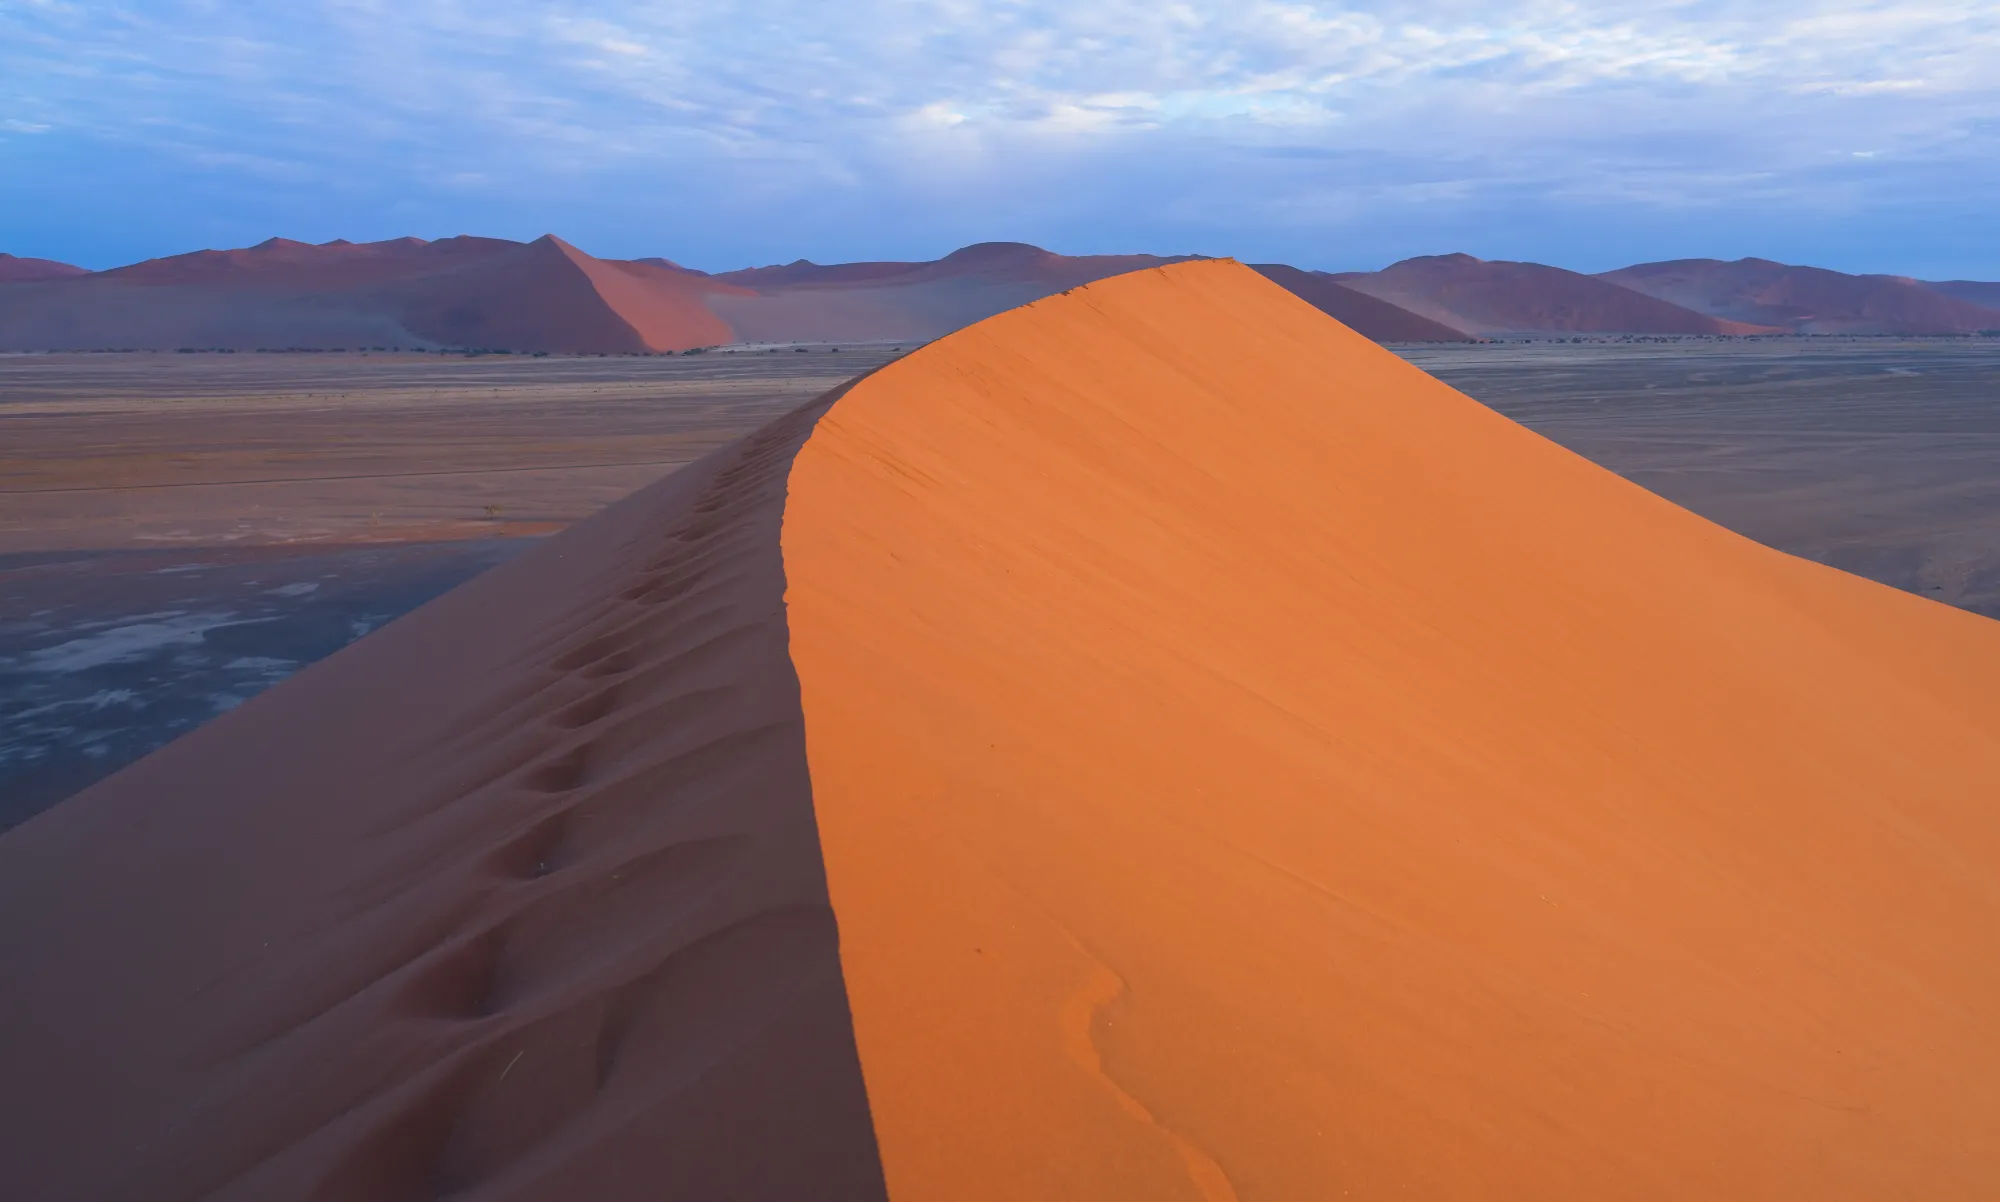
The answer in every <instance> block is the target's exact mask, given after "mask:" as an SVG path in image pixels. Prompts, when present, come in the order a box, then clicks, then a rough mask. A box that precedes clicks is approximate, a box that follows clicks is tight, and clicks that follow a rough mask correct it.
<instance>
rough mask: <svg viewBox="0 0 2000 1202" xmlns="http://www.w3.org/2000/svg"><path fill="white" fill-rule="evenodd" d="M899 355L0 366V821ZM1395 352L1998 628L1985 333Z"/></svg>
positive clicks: (351, 358) (1996, 457)
mask: <svg viewBox="0 0 2000 1202" xmlns="http://www.w3.org/2000/svg"><path fill="white" fill-rule="evenodd" d="M908 349H910V348H909V347H904V346H889V345H881V346H861V347H854V346H849V347H839V348H836V347H833V346H831V345H826V344H821V345H814V346H810V347H805V348H799V347H793V346H785V347H782V348H773V347H741V348H730V349H725V350H719V351H714V352H709V353H706V354H702V355H692V356H630V355H628V356H607V357H600V356H582V357H579V356H550V357H544V358H535V357H530V356H526V355H479V356H463V355H430V354H373V353H361V352H350V353H346V354H251V353H244V354H190V355H183V354H162V353H139V354H42V355H9V356H0V434H3V435H4V437H0V719H4V725H5V728H6V730H7V734H6V736H5V737H4V740H0V798H4V799H5V800H4V802H0V826H11V825H13V824H14V823H17V822H19V821H21V820H22V819H23V818H25V817H27V816H28V815H30V814H32V813H34V812H36V811H38V810H40V809H42V808H44V807H46V806H48V805H50V804H53V803H54V802H55V801H57V800H59V799H60V798H61V797H63V796H66V795H68V794H69V793H72V792H74V791H75V790H77V789H78V788H81V787H82V786H84V785H85V784H88V783H90V782H91V781H93V780H96V779H98V778H100V777H102V776H103V775H105V774H107V773H109V772H111V771H113V770H115V769H116V768H118V767H121V766H123V765H124V764H126V763H129V762H131V761H132V760H134V759H136V758H137V757H139V756H140V755H143V754H145V753H146V752H147V751H150V750H152V749H154V748H155V747H158V746H160V745H161V744H162V743H164V742H166V741H167V740H168V739H170V738H172V737H174V736H176V735H178V734H180V733H183V732H185V731H187V730H189V729H192V728H193V727H194V726H197V725H199V724H200V723H201V722H203V721H205V720H206V719H208V718H210V717H212V716H214V715H215V714H217V713H219V712H222V711H224V710H226V709H228V708H231V707H233V706H235V705H237V704H240V703H241V702H242V701H243V700H245V699H247V698H248V697H250V696H253V695H255V694H256V693H257V692H259V691H261V690H262V689H263V688H265V687H268V686H269V685H270V684H272V683H275V682H276V681H278V680H282V679H284V678H285V677H286V676H288V675H290V674H291V673H292V672H294V671H296V670H297V669H298V668H299V667H301V666H303V665H305V664H307V663H310V662H312V661H314V660H316V659H318V658H320V657H322V656H324V655H326V654H329V653H331V652H332V651H334V650H337V649H338V648H340V647H341V646H344V645H346V644H347V643H348V642H351V641H352V640H353V639H355V638H357V637H359V636H360V635H362V634H365V633H367V632H369V631H372V630H374V629H376V628H378V627H379V626H381V625H382V624H384V623H385V622H388V621H390V620H392V619H394V618H395V617H397V616H399V615H400V614H402V613H404V612H407V611H408V610H410V609H412V608H415V607H416V606H417V605H419V604H421V603H423V602H424V601H427V600H429V599H431V598H432V597H435V596H437V595H439V594H441V593H443V592H444V591H446V590H447V589H449V588H451V587H453V586H455V585H457V584H460V583H462V582H463V581H465V580H467V579H470V578H471V577H472V576H473V575H476V574H477V573H479V572H481V571H484V570H485V569H486V568H488V567H491V566H493V565H494V564H497V563H500V562H504V561H505V560H506V559H508V558H511V557H512V556H513V555H515V554H517V553H518V552H520V551H522V550H524V549H526V548H527V547H529V546H531V545H533V541H534V540H536V539H538V538H540V537H543V536H545V535H547V534H550V533H553V532H554V531H557V530H561V529H563V528H565V527H567V526H568V525H570V524H572V523H574V522H576V521H578V520H580V519H581V518H584V517H586V516H588V515H589V514H591V513H594V512H596V511H597V510H599V509H601V508H602V507H604V506H605V505H607V504H609V503H611V502H612V501H614V500H616V499H618V498H619V497H622V496H624V495H626V494H628V493H631V492H633V491H634V490H636V489H638V488H640V487H642V486H643V485H645V484H647V483H649V482H651V481H653V480H655V479H657V478H658V477H660V476H662V475H664V474H666V473H669V472H671V471H673V470H674V469H675V468H676V467H677V466H679V465H681V464H684V463H686V462H689V461H691V460H693V459H695V458H697V457H699V456H700V455H701V454H703V453H705V452H707V451H709V450H711V449H713V448H714V447H716V446H719V445H721V444H722V443H724V442H727V441H728V440H730V439H732V438H735V437H738V436H740V435H742V434H743V433H745V432H747V431H749V430H751V429H754V428H755V427H756V426H758V425H760V424H762V423H763V422H765V421H768V420H769V419H771V418H772V417H774V416H776V415H777V414H779V413H781V412H783V411H784V410H786V409H788V408H790V407H793V406H795V405H797V404H799V403H801V402H803V401H804V400H806V399H809V398H810V397H812V396H815V395H818V394H819V393H821V392H824V391H826V390H827V389H829V388H831V387H833V386H835V385H836V384H838V383H840V382H841V381H843V380H845V379H848V378H850V377H852V376H854V375H857V374H860V373H862V372H865V371H868V370H871V369H873V368H875V367H878V366H880V365H881V364H883V363H886V362H889V361H892V360H893V359H894V358H896V357H898V356H899V355H901V354H903V353H905V352H906V351H907V350H908ZM1393 349H1394V350H1395V351H1396V353H1398V354H1399V355H1401V356H1402V357H1403V358H1405V359H1407V360H1409V361H1410V362H1412V363H1414V364H1416V365H1417V366H1419V367H1422V368H1423V369H1425V370H1426V371H1429V372H1431V373H1433V374H1435V375H1437V376H1438V377H1439V378H1441V379H1443V380H1445V381H1447V382H1448V383H1451V384H1452V385H1454V386H1455V387H1458V388H1460V389H1461V390H1463V391H1465V392H1467V393H1468V394H1470V395H1472V396H1474V397H1476V398H1478V399H1480V400H1482V401H1484V402H1485V403H1487V404H1488V405H1491V406H1493V407H1494V408H1495V409H1497V410H1498V411H1500V412H1501V413H1504V414H1506V415H1507V416H1509V417H1511V418H1513V419H1515V420H1517V421H1520V422H1522V423H1524V424H1526V425H1527V426H1529V427H1530V428H1532V429H1535V430H1537V431H1539V432H1540V433H1542V434H1545V435H1547V436H1548V437H1550V438H1553V439H1555V440H1556V441H1558V442H1560V443H1562V444H1563V445H1565V446H1567V447H1569V448H1570V449H1572V450H1575V451H1577V452H1579V453H1580V454H1583V455H1585V456H1586V457H1588V458H1590V459H1592V460H1593V461H1595V462H1597V463H1599V464H1602V465H1603V466H1605V467H1608V468H1610V469H1612V470H1613V471H1616V472H1618V473H1619V474H1621V475H1623V476H1625V477H1627V478H1628V479H1631V480H1634V481H1635V482H1637V483H1639V484H1642V485H1644V486H1645V487H1647V488H1648V489H1651V490H1652V491H1654V492H1656V493H1658V494H1660V495H1661V496H1664V497H1666V498H1668V499H1669V500H1672V501H1675V502H1676V503H1678V504H1681V505H1685V506H1687V507H1688V508H1690V509H1692V510H1694V511H1695V512H1697V513H1700V514H1702V515H1704V516H1706V517H1709V518H1711V519H1713V520H1715V521H1717V522H1720V523H1721V524H1723V525H1725V526H1728V527H1730V528H1731V529H1734V530H1737V531H1739V532H1741V533H1743V534H1746V535H1748V536H1750V537H1752V538H1755V539H1757V540H1758V541H1760V542H1764V543H1766V544H1768V545H1770V546H1773V547H1777V548H1779V549H1781V550H1785V551H1789V552H1792V553H1794V554H1798V555H1802V556H1805V557H1806V558H1809V559H1814V560H1818V561H1820V562H1823V563H1827V564H1830V565H1832V566H1835V567H1839V568H1842V569H1844V570H1847V571H1851V572H1855V573H1857V574H1859V575H1862V576H1867V577H1869V578H1871V579H1875V580H1879V581H1881V582H1883V583H1885V584H1890V585H1893V586H1895V587H1897V588H1901V589H1905V590H1907V591H1911V592H1916V593H1920V594H1922V595H1924V596H1927V597H1930V598H1933V599H1935V600H1939V601H1943V602H1945V603H1947V604H1952V605H1957V606H1960V607H1962V608H1966V609H1970V610H1972V611H1973V612H1976V613H1982V614H1986V615H1988V616H2000V409H1996V407H1995V405H1994V401H1995V398H2000V340H1990V339H1965V338H1891V337H1852V338H1845V337H1793V338H1754V339H1712V338H1710V339H1700V338H1658V339H1647V340H1639V339H1629V338H1602V337H1598V338H1588V339H1584V340H1581V341H1571V340H1569V339H1561V340H1551V339H1547V338H1543V339H1540V340H1536V341H1520V340H1516V341H1508V342H1485V343H1461V344H1452V343H1445V344H1400V345H1396V346H1394V347H1393Z"/></svg>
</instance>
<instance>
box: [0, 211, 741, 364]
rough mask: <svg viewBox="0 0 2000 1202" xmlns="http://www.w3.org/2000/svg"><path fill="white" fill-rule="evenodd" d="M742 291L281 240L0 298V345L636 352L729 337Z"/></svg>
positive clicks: (573, 259) (618, 268)
mask: <svg viewBox="0 0 2000 1202" xmlns="http://www.w3.org/2000/svg"><path fill="white" fill-rule="evenodd" d="M729 293H742V294H744V295H748V293H747V292H744V290H742V289H737V288H733V287H731V286H730V285H728V284H726V283H720V282H716V281H712V280H709V279H706V278H704V277H701V276H698V275H695V274H692V273H688V272H684V271H677V270H673V269H671V268H663V267H660V266H657V265H653V264H640V263H618V262H615V261H609V260H600V259H594V258H592V257H591V256H589V255H586V254H584V253H583V252H581V251H579V250H577V249H576V248H575V247H573V246H570V245H569V244H568V243H566V242H563V241H562V240H561V239H559V238H556V237H554V236H552V235H551V236H549V237H544V238H540V239H537V240H536V241H534V242H531V243H520V242H508V241H505V240H503V239H498V238H469V237H464V238H446V239H442V240H439V241H436V242H424V241H422V240H420V239H416V238H399V239H396V240H394V241H391V242H375V243H364V244H355V243H350V242H332V243H327V244H324V245H319V246H314V245H309V244H306V243H302V242H291V241H287V240H285V239H281V238H274V239H271V240H270V241H267V242H264V243H260V244H259V245H257V246H254V247H249V248H247V249H243V250H227V251H197V252H195V253H193V254H187V255H177V256H174V257H172V258H167V259H154V260H149V261H147V262H144V263H137V264H134V265H132V266H130V267H121V268H118V269H116V270H113V271H106V272H99V273H96V274H94V275H89V276H83V277H79V278H76V279H58V280H51V281H46V282H43V283H40V284H36V285H29V286H22V287H19V288H13V289H8V290H6V291H0V349H9V350H46V349H76V350H92V349H102V348H138V349H158V350H171V349H178V348H180V347H195V348H204V349H206V348H224V349H233V350H258V349H266V348H271V349H279V348H286V347H305V348H315V349H333V348H353V347H361V346H404V347H424V348H430V347H481V348H486V349H493V350H514V351H537V350H548V351H565V352H584V353H632V352H646V351H666V350H683V349H686V348H687V347H691V346H706V345H712V344H714V343H718V342H726V341H728V340H729V337H730V333H729V328H728V327H727V326H726V325H724V324H723V323H722V322H721V321H719V320H718V319H717V318H716V317H715V315H714V314H713V313H711V312H710V311H709V310H708V308H707V306H706V305H705V304H704V298H705V297H707V296H710V295H715V294H729Z"/></svg>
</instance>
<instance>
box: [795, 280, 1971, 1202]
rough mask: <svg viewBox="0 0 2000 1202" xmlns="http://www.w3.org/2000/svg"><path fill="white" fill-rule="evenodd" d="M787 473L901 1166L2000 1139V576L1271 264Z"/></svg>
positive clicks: (1149, 286)
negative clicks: (1917, 555)
mask: <svg viewBox="0 0 2000 1202" xmlns="http://www.w3.org/2000/svg"><path fill="white" fill-rule="evenodd" d="M1329 365H1338V366H1337V367H1330V366H1329ZM790 488H791V498H790V501H789V502H788V505H787V510H786V517H785V527H784V541H785V570H786V575H787V580H788V594H787V602H788V607H789V612H790V625H791V637H792V657H793V660H794V662H795V664H796V665H797V667H798V671H799V676H800V682H801V687H802V691H803V696H804V699H805V712H806V745H807V751H808V758H809V761H810V763H811V767H812V776H813V791H814V802H815V805H816V807H817V809H818V811H819V817H820V829H821V836H822V840H823V842H824V844H825V848H826V855H827V865H828V871H829V878H830V882H831V888H832V897H833V903H834V908H835V911H836V913H837V914H838V916H839V918H840V924H841V938H842V943H841V947H842V960H843V963H844V965H845V967H846V974H847V982H848V988H849V996H850V998H851V1000H852V1004H853V1009H854V1014H855V1023H856V1032H857V1039H858V1043H859V1047H860V1051H861V1060H862V1064H863V1067H864V1073H865V1076H866V1078H867V1082H868V1091H869V1097H870V1103H871V1107H872V1110H873V1113H874V1118H875V1125H876V1131H877V1135H878V1138H879V1140H880V1142H881V1148H882V1156H883V1163H884V1166H885V1169H886V1172H887V1179H888V1183H889V1192H890V1196H891V1197H893V1198H898V1199H946V1198H949V1199H954V1200H965V1199H984V1198H992V1199H1003V1198H1004V1199H1018V1198H1043V1197H1079V1198H1132V1199H1141V1198H1144V1199H1166V1198H1188V1199H1208V1200H1211V1202H1213V1200H1217V1199H1226V1198H1241V1199H1278V1198H1287V1199H1290V1198H1296V1199H1307V1198H1312V1199H1320V1198H1329V1197H1332V1198H1338V1197H1342V1196H1344V1195H1345V1194H1347V1193H1351V1194H1352V1195H1353V1196H1355V1197H1383V1196H1397V1197H1421V1198H1439V1199H1444V1198H1454V1199H1456V1198H1471V1197H1486V1198H1509V1199H1540V1200H1547V1199H1567V1198H1575V1199H1593V1200H1595V1199H1605V1198H1625V1199H1639V1198H1661V1199H1667V1198H1687V1197H1714V1198H1733V1199H1748V1198H1768V1199H1796V1198H1804V1197H1811V1198H1824V1199H1860V1198H1900V1197H1911V1196H1921V1197H1925V1198H1930V1199H1943V1198H1955V1199H1957V1198H1962V1199H1972V1198H1983V1197H1991V1196H1994V1194H1995V1192H1996V1191H2000V1156H1996V1155H1995V1154H1994V1152H1993V1151H1992V1149H1991V1147H1990V1141H1989V1140H1988V1139H1986V1137H1985V1135H1984V1132H1985V1131H1986V1130H1987V1128H1989V1127H1990V1126H1991V1124H1992V1123H1993V1122H1994V1121H1995V1119H1996V1118H2000V1076H1996V1069H2000V961H1996V960H1995V958H1994V956H1993V954H1992V953H1993V949H1994V947H1995V945H1996V941H1997V940H2000V890H1996V888H1995V885H1994V880H1995V869H1996V867H2000V818H1996V816H1995V813H1994V811H1993V809H1992V805H1991V799H1992V797H1993V796H1994V794H1995V787H1996V785H2000V734H1996V732H2000V694H1996V693H1995V692H1994V690H1993V689H1992V688H1991V687H1990V681H1991V679H1992V678H1993V675H1994V673H1995V672H1996V671H2000V625H1996V624H1995V623H1993V622H1991V621H1988V620H1986V619H1982V618H1978V617H1974V616H1972V615H1968V614H1965V613H1961V612H1958V611H1955V610H1951V609H1947V608H1946V607H1944V606H1941V605H1936V604H1932V603H1928V602H1925V601H1922V600H1919V599H1916V598H1913V597H1910V596H1908V595H1906V594H1902V593H1899V592H1895V591H1893V590H1890V589H1887V588H1884V587H1881V586H1877V585H1874V584H1870V583H1867V582H1864V581H1861V580H1859V579H1856V578H1853V577H1848V576H1844V575H1842V574H1839V573H1836V572H1833V571H1831V570H1829V569H1826V568H1822V567H1819V566H1817V565H1813V564H1810V563H1806V562H1804V561H1800V560H1796V559H1792V558H1789V557H1787V556H1783V555H1780V554H1777V553H1775V552H1772V551H1769V550H1767V549H1765V548H1763V547H1760V546H1757V545H1755V544H1752V543H1750V542H1748V541H1747V540H1744V539H1742V538H1739V537H1736V536H1734V535H1732V534H1729V533H1728V532H1726V531H1724V530H1722V529H1720V528H1718V527H1715V526H1713V525H1710V524H1709V523H1707V522H1705V521H1702V520H1700V519H1698V518H1695V517H1694V516H1692V515H1690V514H1688V513H1687V512H1685V511H1683V510H1680V509H1677V508H1675V507H1674V506H1672V505H1669V504H1667V503H1666V502H1663V501H1661V500H1659V499H1658V498H1656V497H1654V496H1652V495H1650V494H1648V493H1646V492H1643V491H1641V490H1640V489H1638V488H1637V487H1634V486H1632V485H1630V484H1627V483H1625V482H1623V481H1621V480H1619V479H1617V478H1616V477H1614V476H1612V475H1610V474H1609V473H1607V472H1604V471H1602V470H1600V469H1598V468H1596V467H1595V466H1593V465H1591V464H1589V463H1587V462H1585V461H1584V460H1581V459H1579V458H1576V457H1574V456H1572V455H1570V454H1569V453H1567V452H1565V451H1562V450H1561V449H1559V448H1557V447H1555V446H1554V445H1553V444H1550V443H1548V442H1545V441H1544V440H1542V439H1541V438H1539V437H1537V436H1535V435H1532V434H1530V433H1528V432H1526V431H1525V430H1523V429H1521V428H1519V427H1517V426H1515V425H1513V424H1512V423H1510V422H1508V421H1506V420H1504V419H1502V418H1500V417H1499V416H1497V415H1495V414H1493V413H1492V412H1491V411H1489V410H1487V409H1485V408H1483V407H1481V406H1479V405H1478V404H1476V403H1474V402H1472V401H1470V400H1468V399H1466V398H1465V397H1463V396H1461V395H1459V394H1457V393H1455V392H1453V391H1452V390H1451V389H1449V388H1447V387H1445V386H1443V385H1442V384H1439V383H1438V382H1436V381H1435V380H1432V379H1430V378H1429V377H1427V376H1425V375H1423V374H1422V373H1420V372H1418V371H1417V370H1415V369H1414V368H1411V367H1409V366H1407V365H1406V364H1404V363H1402V362H1401V361H1399V360H1397V359H1395V358H1393V357H1392V356H1390V355H1389V354H1387V353H1386V352H1382V351H1379V350H1377V349H1376V348H1374V347H1371V346H1370V345H1368V344H1367V343H1366V342H1364V341H1363V340H1362V339H1360V338H1359V337H1356V336H1354V335H1352V334H1349V333H1348V332H1346V331H1344V330H1341V329H1340V328H1338V327H1337V326H1335V325H1334V324H1333V323H1331V322H1328V321H1326V320H1325V319H1324V318H1323V317H1321V316H1320V315H1319V314H1318V313H1316V312H1314V311H1312V310H1311V309H1310V308H1309V307H1307V306H1305V305H1303V304H1300V303H1299V302H1297V301H1296V300H1294V299H1293V298H1291V297H1288V296H1286V295H1285V294H1283V293H1282V292H1280V291H1279V290H1278V289H1276V288H1275V287H1273V286H1271V285H1269V284H1268V283H1266V282H1265V281H1263V280H1261V279H1259V278H1258V277H1256V276H1255V275H1253V274H1252V273H1250V272H1248V271H1246V270H1244V269H1242V268H1239V267H1237V266H1235V265H1233V264H1228V263H1200V264H1185V265H1181V266H1178V267H1171V268H1167V269H1165V270H1162V271H1149V272H1142V273H1139V274H1136V275H1130V276H1123V277H1119V278H1117V279H1114V280H1108V281H1105V282H1103V283H1101V284H1097V285H1093V286H1091V287H1089V288H1086V289H1083V290H1080V291H1078V292H1076V293H1073V294H1072V295H1070V296H1068V297H1061V298H1052V299H1050V300H1048V301H1044V302H1041V303H1040V304H1037V305H1033V306H1030V307H1028V308H1026V309H1023V310H1018V311H1016V312H1013V313H1009V314H1006V315H1004V316H1002V317H999V318H996V319H994V320H993V321H990V322H986V323H984V324H982V325H980V326H977V327H975V328H973V329H971V330H968V331H965V332H964V333H962V334H960V335H958V336H956V337H954V338H952V339H949V340H947V341H945V342H942V343H939V344H936V345H935V346H932V347H930V348H927V349H926V350H925V351H923V352H921V353H919V354H917V355H913V356H910V357H909V358H906V359H904V360H903V361H901V362H899V363H896V364H892V365H890V366H888V367H886V368H884V369H883V370H882V371H880V372H878V373H877V374H876V375H875V376H873V377H872V378H870V379H869V380H868V381H866V382H864V383H863V384H862V385H861V386H859V387H857V388H856V389H855V390H854V391H853V392H851V393H850V394H849V395H848V396H847V397H846V398H844V399H843V400H842V401H841V402H839V403H838V404H837V405H836V406H835V407H834V408H833V410H832V411H831V413H830V414H829V415H828V416H827V417H826V418H825V419H824V420H822V421H821V423H820V424H819V427H818V428H817V430H816V431H815V432H814V434H813V437H812V438H811V439H810V440H809V441H808V442H807V444H806V446H805V449H804V450H803V452H802V453H801V455H800V457H799V460H798V463H797V465H796V466H795V467H794V468H793V471H792V476H791V485H790Z"/></svg>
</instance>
